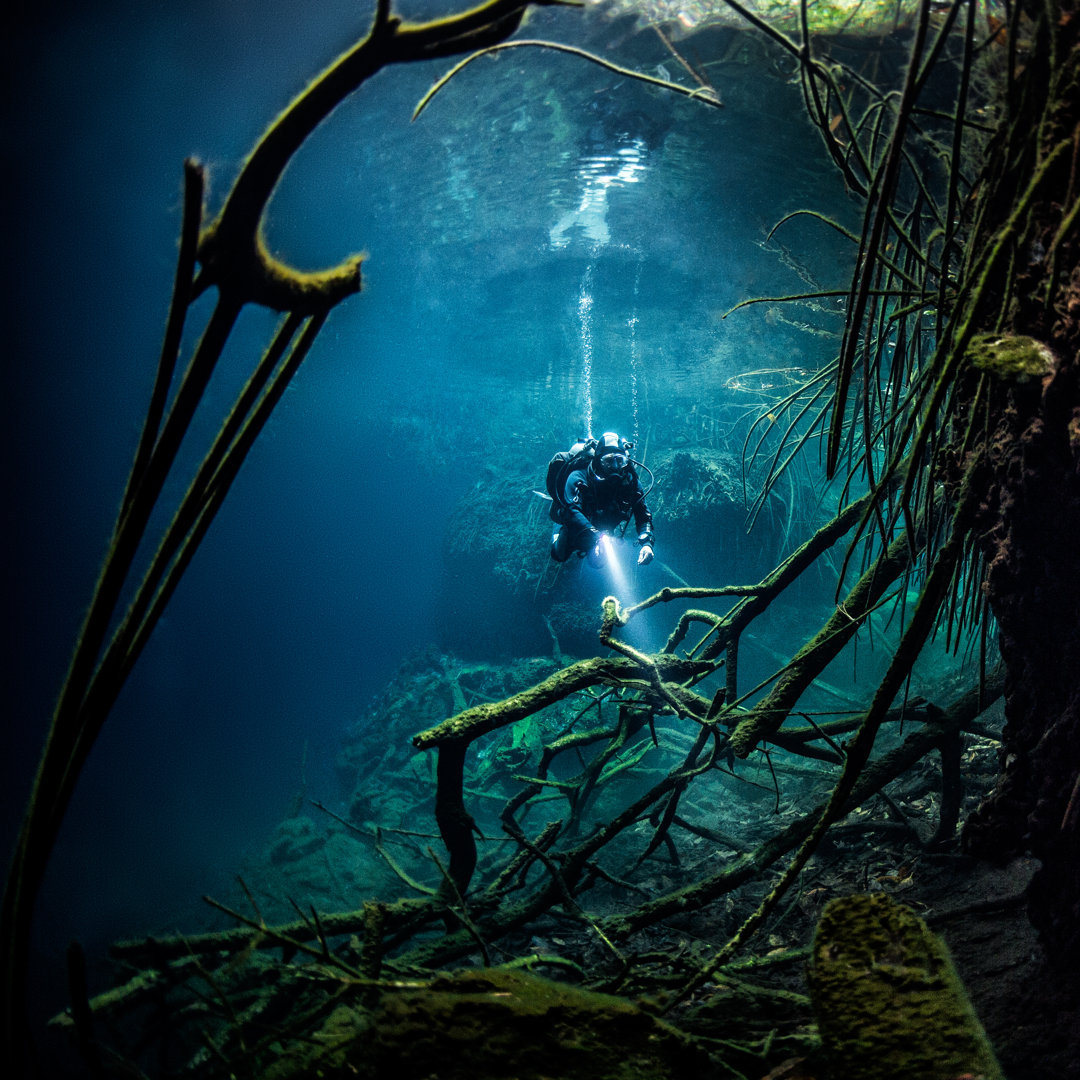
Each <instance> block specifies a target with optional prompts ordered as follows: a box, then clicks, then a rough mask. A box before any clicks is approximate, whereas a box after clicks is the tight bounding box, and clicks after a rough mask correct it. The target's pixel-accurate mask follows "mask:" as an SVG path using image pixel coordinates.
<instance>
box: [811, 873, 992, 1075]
mask: <svg viewBox="0 0 1080 1080" xmlns="http://www.w3.org/2000/svg"><path fill="white" fill-rule="evenodd" d="M808 981H809V984H810V996H811V999H812V1000H813V1003H814V1011H815V1013H816V1014H817V1018H818V1026H819V1029H820V1031H821V1038H822V1043H823V1047H824V1054H825V1058H826V1062H827V1067H828V1069H829V1070H830V1071H829V1073H828V1075H829V1076H830V1077H833V1078H835V1080H956V1078H957V1077H960V1076H971V1077H981V1078H982V1080H1003V1077H1002V1072H1001V1069H1000V1068H999V1066H998V1064H997V1061H996V1059H995V1057H994V1053H993V1050H992V1049H991V1047H990V1043H989V1041H988V1040H987V1038H986V1034H985V1032H984V1031H983V1029H982V1025H981V1024H980V1023H979V1019H978V1017H977V1016H976V1015H975V1011H974V1009H973V1008H972V1007H971V1003H970V1002H969V1001H968V997H967V994H966V993H965V991H964V987H963V984H962V983H961V982H960V979H959V977H958V976H957V974H956V971H955V969H954V968H953V964H952V959H951V958H950V956H949V952H948V949H947V948H946V947H945V945H944V943H943V942H942V941H941V940H940V939H939V938H937V937H936V936H935V935H934V934H933V933H931V931H930V930H929V929H928V928H927V926H926V924H925V923H924V922H923V921H922V920H921V919H920V918H919V917H918V916H917V915H916V914H915V913H914V912H913V911H911V910H910V909H909V908H906V907H904V906H903V905H902V904H898V903H896V902H895V901H894V900H892V899H891V898H890V897H888V896H886V895H885V894H884V893H873V894H861V895H857V896H845V897H842V898H840V899H839V900H834V901H832V902H831V903H830V904H829V905H828V906H827V907H826V908H825V910H824V911H823V912H822V915H821V921H820V922H819V923H818V928H817V933H816V935H815V937H814V949H813V962H812V964H811V967H810V969H809V972H808Z"/></svg>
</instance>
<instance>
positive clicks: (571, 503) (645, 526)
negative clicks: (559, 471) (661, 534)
mask: <svg viewBox="0 0 1080 1080" xmlns="http://www.w3.org/2000/svg"><path fill="white" fill-rule="evenodd" d="M562 497H563V504H564V505H563V506H562V507H559V508H557V509H556V510H555V512H553V513H552V517H553V518H554V519H555V520H556V521H558V522H560V523H561V524H562V528H561V529H560V530H559V533H558V535H557V536H556V537H555V539H554V541H553V542H552V545H551V557H552V558H553V559H554V560H555V561H556V562H566V560H567V559H568V558H570V555H571V553H572V552H574V551H580V552H582V553H585V552H588V551H591V550H592V547H593V545H594V544H595V542H596V540H595V538H594V536H593V530H594V529H599V530H600V531H601V532H605V531H607V532H611V531H612V530H614V529H616V528H618V527H619V526H620V525H621V524H622V523H623V522H624V521H628V520H629V518H630V515H631V514H633V517H634V525H635V527H636V528H637V531H638V535H639V536H641V535H643V534H644V535H646V536H647V537H648V543H650V544H651V543H652V515H651V514H650V513H649V508H648V507H647V506H646V505H645V492H644V491H643V490H642V487H641V481H640V480H639V479H638V475H637V472H636V471H635V470H634V469H632V468H631V469H627V470H626V471H625V472H623V473H621V474H618V473H617V474H615V475H613V476H600V475H598V474H597V472H596V470H595V469H594V468H593V466H592V464H591V463H590V464H589V465H588V466H587V467H586V468H584V469H575V470H574V471H573V472H571V473H570V475H569V476H568V477H567V478H566V483H565V484H564V485H563V490H562Z"/></svg>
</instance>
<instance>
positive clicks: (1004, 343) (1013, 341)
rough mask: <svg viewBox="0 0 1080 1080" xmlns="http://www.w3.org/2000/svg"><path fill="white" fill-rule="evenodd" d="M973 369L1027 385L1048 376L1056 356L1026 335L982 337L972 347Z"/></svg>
mask: <svg viewBox="0 0 1080 1080" xmlns="http://www.w3.org/2000/svg"><path fill="white" fill-rule="evenodd" d="M966 357H967V359H968V361H969V362H970V363H971V365H972V367H974V368H977V369H978V370H979V371H987V372H990V373H991V374H993V375H996V376H997V377H998V378H1001V379H1005V380H1007V381H1009V382H1027V381H1028V380H1029V379H1041V378H1042V377H1043V376H1044V375H1046V374H1048V373H1049V371H1050V368H1051V366H1052V362H1053V354H1052V353H1051V352H1050V350H1049V349H1048V348H1047V347H1046V346H1045V345H1044V344H1043V343H1042V342H1041V341H1036V340H1035V338H1033V337H1027V336H1026V335H1024V334H979V335H977V336H976V337H974V338H972V340H971V344H970V345H968V348H967V353H966Z"/></svg>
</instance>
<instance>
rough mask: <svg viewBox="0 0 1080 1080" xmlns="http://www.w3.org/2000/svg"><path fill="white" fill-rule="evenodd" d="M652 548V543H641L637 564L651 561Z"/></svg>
mask: <svg viewBox="0 0 1080 1080" xmlns="http://www.w3.org/2000/svg"><path fill="white" fill-rule="evenodd" d="M652 557H653V549H652V544H642V545H641V550H640V551H639V552H638V556H637V564H638V566H645V565H647V564H648V563H651V562H652Z"/></svg>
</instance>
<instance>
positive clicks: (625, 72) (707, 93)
mask: <svg viewBox="0 0 1080 1080" xmlns="http://www.w3.org/2000/svg"><path fill="white" fill-rule="evenodd" d="M521 46H531V47H533V48H539V49H553V50H554V51H555V52H564V53H569V54H570V55H571V56H577V57H579V58H580V59H582V60H588V61H589V62H590V63H592V64H599V65H600V67H602V68H606V69H607V70H608V71H613V72H615V74H616V75H622V76H623V77H624V78H627V79H636V80H637V81H638V82H643V83H649V84H650V85H652V86H659V87H660V88H661V89H663V90H672V91H674V92H675V93H676V94H685V95H686V97H689V98H696V99H697V100H699V101H703V102H704V103H705V104H706V105H713V106H715V107H716V108H723V102H722V101H721V100H720V98H719V97H717V95H716V91H715V90H713V89H712V88H711V87H709V86H697V87H694V88H693V89H691V88H690V87H689V86H682V85H681V84H679V83H676V82H671V81H670V80H668V79H659V78H657V77H656V76H655V75H645V74H643V73H642V72H640V71H634V70H633V68H627V67H622V65H620V64H613V63H612V62H611V61H610V60H604V59H603V58H602V57H599V56H597V55H596V54H595V53H591V52H588V51H586V50H585V49H579V48H576V47H575V46H573V45H564V44H562V43H561V42H558V41H541V40H539V39H535V40H533V39H530V40H523V41H504V42H501V43H499V44H498V45H492V46H490V47H489V48H487V49H482V50H481V51H480V52H476V53H473V54H472V56H467V57H465V59H464V60H462V61H460V62H459V63H457V64H455V65H454V66H453V67H452V68H451V69H450V70H449V71H448V72H447V73H446V74H445V75H443V76H442V78H440V79H438V80H437V81H436V82H435V84H434V85H433V86H432V87H431V89H430V90H429V91H428V92H427V93H426V94H425V95H424V96H423V97H422V98H421V99H420V101H419V103H418V104H417V106H416V108H415V109H414V110H413V114H412V118H413V119H414V120H416V119H417V118H418V117H419V116H420V114H421V113H422V112H423V111H424V110H425V109H426V108H427V107H428V105H430V104H431V99H432V98H433V97H435V95H436V94H437V93H438V92H439V91H440V90H441V89H442V88H443V87H444V86H445V85H446V84H447V83H448V82H449V81H450V80H451V79H452V78H453V77H454V76H455V75H457V73H458V72H459V71H461V70H462V69H463V68H466V67H468V65H469V64H471V63H472V62H473V61H474V60H479V59H480V57H481V56H491V55H492V54H493V53H497V52H501V51H502V50H503V49H516V48H519V47H521Z"/></svg>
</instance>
